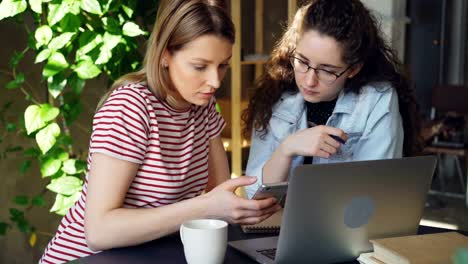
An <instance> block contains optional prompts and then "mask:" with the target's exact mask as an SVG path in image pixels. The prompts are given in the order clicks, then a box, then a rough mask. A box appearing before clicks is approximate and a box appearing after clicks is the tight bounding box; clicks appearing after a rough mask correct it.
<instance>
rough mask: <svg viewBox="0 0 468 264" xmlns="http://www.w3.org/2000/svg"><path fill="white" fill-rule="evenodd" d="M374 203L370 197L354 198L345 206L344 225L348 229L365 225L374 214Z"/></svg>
mask: <svg viewBox="0 0 468 264" xmlns="http://www.w3.org/2000/svg"><path fill="white" fill-rule="evenodd" d="M374 209H375V206H374V202H373V201H372V198H370V197H356V198H353V199H351V201H350V202H349V203H348V204H347V205H346V206H345V211H344V223H345V225H346V226H348V227H350V228H358V227H361V226H363V225H366V224H367V223H368V222H369V220H370V218H371V217H372V215H373V214H374Z"/></svg>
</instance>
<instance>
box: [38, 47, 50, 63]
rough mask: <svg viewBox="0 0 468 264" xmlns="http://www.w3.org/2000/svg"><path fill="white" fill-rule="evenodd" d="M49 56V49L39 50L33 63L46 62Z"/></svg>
mask: <svg viewBox="0 0 468 264" xmlns="http://www.w3.org/2000/svg"><path fill="white" fill-rule="evenodd" d="M51 54H52V51H51V50H50V49H43V50H41V52H39V54H37V56H36V60H34V63H40V62H43V61H45V60H47V59H48V58H49V57H50V55H51Z"/></svg>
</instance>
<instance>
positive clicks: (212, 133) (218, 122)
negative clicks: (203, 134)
mask: <svg viewBox="0 0 468 264" xmlns="http://www.w3.org/2000/svg"><path fill="white" fill-rule="evenodd" d="M208 116H209V118H208V120H209V121H208V131H207V133H208V136H209V139H213V138H215V137H217V136H218V135H219V134H221V131H223V128H224V127H225V126H226V122H225V121H224V119H223V117H222V116H221V114H220V113H219V112H218V111H217V110H216V99H214V97H213V99H212V100H211V101H210V104H209V106H208Z"/></svg>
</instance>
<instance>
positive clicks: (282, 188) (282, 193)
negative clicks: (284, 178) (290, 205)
mask: <svg viewBox="0 0 468 264" xmlns="http://www.w3.org/2000/svg"><path fill="white" fill-rule="evenodd" d="M287 192H288V182H278V183H265V184H262V185H261V186H260V187H258V189H257V191H256V192H255V194H254V196H253V197H252V199H255V200H260V199H265V198H268V197H275V198H276V200H277V201H278V203H279V204H284V201H285V198H286V193H287Z"/></svg>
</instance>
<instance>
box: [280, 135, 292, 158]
mask: <svg viewBox="0 0 468 264" xmlns="http://www.w3.org/2000/svg"><path fill="white" fill-rule="evenodd" d="M288 139H289V137H287V138H286V139H285V140H283V142H281V144H280V145H279V148H278V150H279V152H280V154H281V156H282V157H285V158H291V157H292V156H293V155H294V152H293V151H292V150H291V147H290V146H291V144H290V143H289V140H288Z"/></svg>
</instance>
